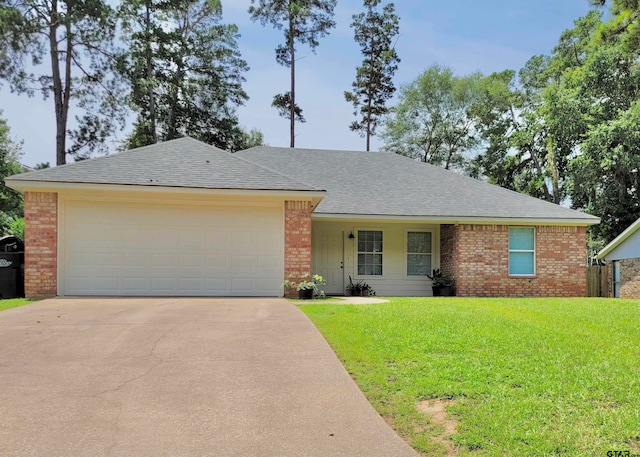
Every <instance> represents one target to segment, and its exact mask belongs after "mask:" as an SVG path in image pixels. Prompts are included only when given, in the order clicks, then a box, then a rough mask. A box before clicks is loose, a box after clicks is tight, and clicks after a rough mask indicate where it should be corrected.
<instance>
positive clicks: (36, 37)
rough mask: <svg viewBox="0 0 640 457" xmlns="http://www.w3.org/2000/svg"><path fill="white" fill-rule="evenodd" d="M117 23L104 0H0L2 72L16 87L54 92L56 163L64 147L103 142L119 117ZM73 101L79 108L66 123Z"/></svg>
mask: <svg viewBox="0 0 640 457" xmlns="http://www.w3.org/2000/svg"><path fill="white" fill-rule="evenodd" d="M114 30H115V18H114V14H113V10H112V9H111V8H110V7H109V6H108V5H107V4H106V3H105V2H104V1H103V0H85V1H80V2H70V1H65V0H0V48H1V49H2V52H1V53H0V78H2V79H5V80H7V81H8V82H9V84H10V87H11V90H12V91H15V92H18V93H26V94H27V95H29V96H33V95H34V94H35V93H36V92H39V93H40V94H42V96H43V97H44V98H47V97H49V96H51V95H53V102H54V111H55V117H56V164H57V165H62V164H64V163H66V156H67V154H74V155H76V156H78V155H79V156H80V157H82V156H86V154H88V153H89V152H91V151H95V150H99V149H101V148H104V140H105V139H106V138H107V137H108V136H109V135H110V134H111V133H112V132H113V131H114V129H115V128H116V127H117V126H118V124H120V125H123V124H124V117H123V111H122V106H121V104H120V97H119V92H118V89H119V84H118V80H117V78H114V77H113V72H112V71H111V70H112V65H113V57H114V54H113V52H112V46H113V38H114ZM38 70H42V71H41V72H38ZM75 109H79V110H80V111H82V112H83V114H82V115H80V116H76V121H77V127H76V128H70V126H69V122H68V120H69V114H70V112H72V111H74V110H75ZM67 140H71V141H72V144H71V146H70V147H68V145H67Z"/></svg>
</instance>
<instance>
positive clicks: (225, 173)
mask: <svg viewBox="0 0 640 457" xmlns="http://www.w3.org/2000/svg"><path fill="white" fill-rule="evenodd" d="M9 180H10V181H15V182H20V181H40V182H43V181H44V182H52V183H54V182H63V183H87V184H123V185H135V186H162V187H192V188H203V189H242V190H289V191H313V190H322V188H313V187H311V186H309V185H307V184H304V183H302V182H300V181H299V180H296V179H292V178H289V177H287V176H285V175H283V174H282V173H279V172H277V171H275V170H269V169H266V168H264V167H262V166H260V165H256V164H254V163H251V162H248V161H246V160H244V159H242V158H241V157H240V156H235V155H233V154H231V153H228V152H226V151H223V150H221V149H218V148H215V147H213V146H210V145H208V144H205V143H202V142H200V141H198V140H194V139H193V138H188V137H186V138H180V139H177V140H172V141H166V142H164V143H158V144H154V145H150V146H145V147H141V148H137V149H132V150H129V151H125V152H121V153H117V154H111V155H107V156H103V157H97V158H95V159H90V160H84V161H80V162H75V163H71V164H67V165H62V166H59V167H54V168H48V169H45V170H38V171H32V172H29V173H23V174H20V175H15V176H12V177H11V178H9Z"/></svg>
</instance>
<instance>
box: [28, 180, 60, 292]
mask: <svg viewBox="0 0 640 457" xmlns="http://www.w3.org/2000/svg"><path fill="white" fill-rule="evenodd" d="M24 247H25V252H24V293H25V296H26V297H27V298H45V297H53V296H56V295H57V294H58V194H57V193H55V192H25V193H24Z"/></svg>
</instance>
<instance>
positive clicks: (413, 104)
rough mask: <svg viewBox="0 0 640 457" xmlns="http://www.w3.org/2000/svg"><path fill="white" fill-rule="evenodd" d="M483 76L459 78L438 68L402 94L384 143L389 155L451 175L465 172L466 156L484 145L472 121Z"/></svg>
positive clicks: (387, 127)
mask: <svg viewBox="0 0 640 457" xmlns="http://www.w3.org/2000/svg"><path fill="white" fill-rule="evenodd" d="M481 80H482V75H481V74H479V73H476V74H472V75H470V76H464V77H458V76H455V75H454V74H453V72H452V71H451V69H449V68H445V67H440V66H438V65H433V66H431V67H429V68H428V69H427V70H426V71H425V72H424V73H423V74H422V75H420V76H419V77H418V78H417V79H416V80H415V81H413V82H412V83H410V84H409V85H407V86H404V87H402V88H401V89H400V100H399V102H398V104H397V105H396V106H395V107H394V108H393V109H392V110H391V117H390V118H388V119H387V121H386V123H385V130H384V132H383V134H382V138H383V139H384V141H385V149H387V150H389V151H392V152H395V153H397V154H401V155H404V156H407V157H411V158H415V159H419V160H421V161H423V162H429V163H431V164H434V165H439V166H443V167H444V168H446V169H449V168H458V169H462V168H464V167H465V165H466V162H467V157H466V156H465V154H466V153H467V152H469V151H471V150H473V149H474V148H475V147H476V146H477V145H478V143H479V139H480V138H479V136H478V135H477V132H476V131H475V126H474V125H475V123H474V120H473V118H472V116H471V115H470V111H471V110H472V108H473V106H474V105H475V104H476V103H478V102H479V100H480V96H481V92H480V81H481Z"/></svg>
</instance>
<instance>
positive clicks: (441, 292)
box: [431, 286, 453, 297]
mask: <svg viewBox="0 0 640 457" xmlns="http://www.w3.org/2000/svg"><path fill="white" fill-rule="evenodd" d="M431 290H433V296H434V297H451V296H453V286H431Z"/></svg>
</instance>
